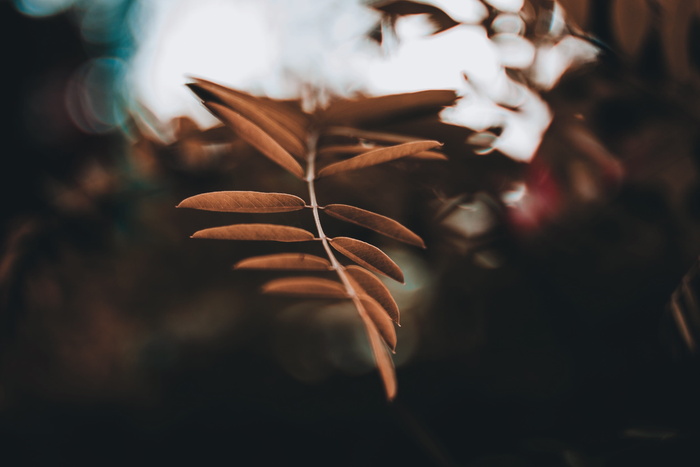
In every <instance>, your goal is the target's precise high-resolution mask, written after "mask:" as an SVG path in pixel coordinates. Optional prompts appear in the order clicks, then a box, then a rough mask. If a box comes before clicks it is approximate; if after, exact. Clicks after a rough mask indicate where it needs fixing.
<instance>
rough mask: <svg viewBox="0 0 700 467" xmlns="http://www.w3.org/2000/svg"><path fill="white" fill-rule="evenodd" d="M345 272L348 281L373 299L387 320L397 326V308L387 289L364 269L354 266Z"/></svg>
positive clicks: (347, 268)
mask: <svg viewBox="0 0 700 467" xmlns="http://www.w3.org/2000/svg"><path fill="white" fill-rule="evenodd" d="M345 270H346V271H347V273H348V275H349V276H350V279H351V280H352V281H354V282H355V284H354V285H356V286H358V287H359V288H360V289H361V290H362V291H364V292H365V293H366V294H367V295H369V296H370V297H372V298H373V299H375V300H376V301H377V303H379V305H381V307H382V308H383V309H384V311H385V312H386V313H387V315H388V316H389V318H391V319H392V320H393V321H394V322H395V323H396V324H399V307H398V306H397V305H396V302H395V301H394V297H392V296H391V292H389V289H387V288H386V286H385V285H384V284H383V283H382V281H381V280H379V278H378V277H377V276H375V275H374V274H372V273H371V272H369V271H368V270H366V269H365V268H361V267H360V266H355V265H354V264H351V265H350V266H348V267H346V268H345Z"/></svg>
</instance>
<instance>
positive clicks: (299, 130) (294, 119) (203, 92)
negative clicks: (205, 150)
mask: <svg viewBox="0 0 700 467" xmlns="http://www.w3.org/2000/svg"><path fill="white" fill-rule="evenodd" d="M193 79H194V80H195V81H196V83H190V84H188V86H189V88H190V89H191V90H192V91H193V92H194V93H195V94H196V95H197V96H198V97H199V98H201V99H202V100H204V101H211V100H212V97H213V98H214V99H215V100H216V101H218V102H220V103H222V104H224V105H226V106H228V107H231V108H232V109H236V104H237V103H238V102H240V101H241V100H244V101H247V102H248V103H251V104H254V105H255V106H256V107H258V109H259V110H260V111H261V112H264V113H265V114H266V115H267V116H268V117H270V118H272V119H273V120H275V121H277V122H278V123H279V124H281V125H282V126H284V127H285V128H287V129H288V130H290V131H291V132H292V133H294V135H295V136H296V137H297V138H298V139H299V140H301V141H304V140H305V139H306V137H307V132H306V128H307V127H308V125H309V121H308V116H307V115H305V114H304V113H303V112H302V111H301V109H299V110H297V109H292V108H290V107H288V106H286V105H285V104H284V103H282V102H278V101H273V100H270V99H264V98H259V97H255V96H251V95H250V94H247V93H244V92H241V91H237V90H235V89H231V88H228V87H226V86H222V85H220V84H216V83H212V82H211V81H207V80H204V79H199V78H193Z"/></svg>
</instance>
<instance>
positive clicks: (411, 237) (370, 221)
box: [323, 204, 425, 248]
mask: <svg viewBox="0 0 700 467" xmlns="http://www.w3.org/2000/svg"><path fill="white" fill-rule="evenodd" d="M323 212H325V213H326V214H328V215H329V216H332V217H335V218H336V219H340V220H344V221H346V222H352V223H353V224H357V225H361V226H362V227H367V228H368V229H372V230H374V231H375V232H379V233H380V234H383V235H386V236H387V237H390V238H393V239H396V240H399V241H401V242H405V243H408V244H410V245H415V246H419V247H421V248H425V243H423V240H422V239H421V238H420V237H419V236H418V235H416V234H415V233H413V232H411V231H410V230H408V229H407V228H406V227H404V226H403V225H401V224H399V223H398V222H396V221H395V220H394V219H390V218H389V217H386V216H382V215H380V214H376V213H374V212H371V211H365V210H364V209H360V208H356V207H354V206H348V205H346V204H329V205H328V206H326V207H325V208H324V209H323Z"/></svg>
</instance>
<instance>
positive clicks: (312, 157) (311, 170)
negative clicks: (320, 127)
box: [305, 132, 364, 311]
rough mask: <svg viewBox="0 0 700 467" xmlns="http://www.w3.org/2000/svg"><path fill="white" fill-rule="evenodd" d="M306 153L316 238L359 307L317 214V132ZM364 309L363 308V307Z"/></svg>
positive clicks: (318, 207)
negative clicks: (316, 232)
mask: <svg viewBox="0 0 700 467" xmlns="http://www.w3.org/2000/svg"><path fill="white" fill-rule="evenodd" d="M307 144H308V146H307V147H308V153H307V155H306V164H307V165H306V177H305V180H306V183H307V185H308V188H309V202H310V203H311V204H310V207H311V209H312V210H313V215H314V222H315V223H316V230H317V231H318V238H319V239H320V240H321V243H322V244H323V249H324V250H326V255H328V259H329V260H330V262H331V266H332V267H333V270H334V271H335V272H336V273H337V274H338V278H339V279H340V281H341V282H342V283H343V285H344V286H345V290H346V292H347V293H348V295H349V296H350V298H351V299H352V300H353V302H355V305H359V307H362V303H361V302H360V301H359V299H358V296H357V291H356V290H355V288H354V287H353V286H352V283H351V282H350V279H348V276H347V274H346V273H345V267H343V265H342V264H340V261H338V259H337V258H336V256H335V254H334V253H333V250H332V249H331V246H330V242H329V238H328V236H327V235H326V233H325V232H324V231H323V226H322V225H321V216H320V215H319V213H318V212H319V210H320V209H322V208H321V206H319V205H318V200H317V198H316V183H315V182H316V173H315V172H316V154H317V152H316V146H317V144H318V133H316V132H312V133H311V134H310V136H309V140H308V143H307ZM363 311H364V309H363Z"/></svg>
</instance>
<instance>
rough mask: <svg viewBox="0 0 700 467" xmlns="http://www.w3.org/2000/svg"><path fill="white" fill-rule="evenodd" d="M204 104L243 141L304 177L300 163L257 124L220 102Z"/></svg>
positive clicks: (298, 175)
mask: <svg viewBox="0 0 700 467" xmlns="http://www.w3.org/2000/svg"><path fill="white" fill-rule="evenodd" d="M205 105H206V106H207V107H208V108H209V110H211V111H212V112H213V113H214V115H216V116H217V117H219V118H221V119H222V120H223V121H224V123H226V124H227V125H229V126H230V127H231V128H233V130H234V131H235V132H236V134H237V135H238V136H240V137H241V139H243V140H244V141H245V142H247V143H248V144H250V145H251V146H253V147H254V148H255V149H257V150H258V151H260V152H261V153H263V154H264V155H265V156H267V157H268V158H269V159H270V160H272V161H273V162H275V163H277V164H278V165H280V166H281V167H284V168H285V169H287V170H289V171H290V172H291V173H293V174H294V175H296V176H297V177H299V178H301V179H303V178H304V170H303V169H302V168H301V165H299V163H298V162H297V161H296V159H294V157H293V156H292V155H291V154H289V153H288V152H287V150H286V149H284V148H283V147H282V146H280V144H279V143H278V142H277V141H275V140H274V139H273V138H272V137H271V136H270V135H268V134H267V133H265V132H264V131H263V130H262V129H260V127H259V126H257V125H255V124H254V123H252V122H251V121H250V120H248V119H246V118H245V117H243V116H241V115H240V114H238V113H236V112H234V111H233V110H231V109H229V108H227V107H224V106H222V105H220V104H217V103H214V102H209V103H206V104H205Z"/></svg>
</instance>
